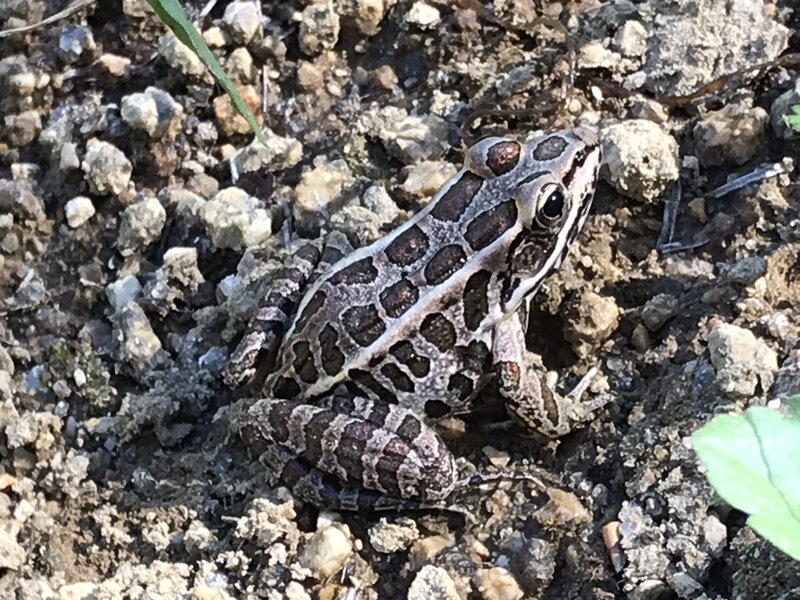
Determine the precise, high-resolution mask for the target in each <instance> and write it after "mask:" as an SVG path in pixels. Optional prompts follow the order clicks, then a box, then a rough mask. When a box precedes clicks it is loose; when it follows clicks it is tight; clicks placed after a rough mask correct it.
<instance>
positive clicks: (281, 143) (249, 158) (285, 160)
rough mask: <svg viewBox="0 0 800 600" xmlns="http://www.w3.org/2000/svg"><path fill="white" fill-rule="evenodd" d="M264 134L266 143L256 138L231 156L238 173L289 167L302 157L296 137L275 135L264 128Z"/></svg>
mask: <svg viewBox="0 0 800 600" xmlns="http://www.w3.org/2000/svg"><path fill="white" fill-rule="evenodd" d="M264 136H265V138H266V145H265V144H263V143H261V141H259V140H258V138H256V139H255V140H253V142H252V143H251V144H248V145H247V146H245V147H244V148H242V149H241V150H240V151H239V152H238V153H237V154H236V156H235V157H234V158H233V161H234V162H235V163H236V168H237V169H238V170H239V172H240V173H252V172H253V171H258V170H261V169H265V170H267V171H280V170H283V169H290V168H292V167H293V166H295V165H296V164H297V163H299V162H300V159H301V158H303V146H302V144H301V143H300V142H298V141H297V140H296V139H294V138H289V137H282V136H280V135H275V134H274V133H272V131H270V130H268V129H265V130H264Z"/></svg>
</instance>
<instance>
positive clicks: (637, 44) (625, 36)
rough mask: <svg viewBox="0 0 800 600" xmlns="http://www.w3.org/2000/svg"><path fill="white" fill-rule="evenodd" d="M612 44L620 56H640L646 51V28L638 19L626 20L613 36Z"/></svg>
mask: <svg viewBox="0 0 800 600" xmlns="http://www.w3.org/2000/svg"><path fill="white" fill-rule="evenodd" d="M614 46H616V48H617V49H618V50H619V52H620V54H622V56H625V57H627V58H639V57H641V56H642V55H644V53H645V52H646V51H647V29H645V27H644V25H642V23H641V22H639V21H634V20H632V21H626V22H625V24H624V25H623V26H622V27H620V28H619V29H618V30H617V33H616V35H615V36H614Z"/></svg>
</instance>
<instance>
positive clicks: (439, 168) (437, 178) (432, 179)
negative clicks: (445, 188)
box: [402, 160, 458, 198]
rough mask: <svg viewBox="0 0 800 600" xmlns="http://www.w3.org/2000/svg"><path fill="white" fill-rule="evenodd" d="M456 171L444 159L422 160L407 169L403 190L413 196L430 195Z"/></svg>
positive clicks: (427, 196) (453, 166) (456, 170)
mask: <svg viewBox="0 0 800 600" xmlns="http://www.w3.org/2000/svg"><path fill="white" fill-rule="evenodd" d="M457 172H458V169H456V167H455V165H453V164H452V163H449V162H447V161H444V160H423V161H422V162H419V163H417V164H415V165H412V166H411V167H409V169H408V175H407V176H406V180H405V181H404V182H403V185H402V188H403V191H404V192H406V193H407V194H409V195H410V196H412V197H415V198H430V197H432V196H433V195H434V194H435V193H436V192H437V191H438V190H439V189H440V188H441V187H442V185H444V183H445V182H446V181H447V180H448V179H450V178H451V177H452V176H453V175H455V174H456V173H457Z"/></svg>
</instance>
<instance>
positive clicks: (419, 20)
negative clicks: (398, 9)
mask: <svg viewBox="0 0 800 600" xmlns="http://www.w3.org/2000/svg"><path fill="white" fill-rule="evenodd" d="M441 20H442V15H441V14H440V13H439V9H437V8H436V7H434V6H431V5H430V4H428V3H427V2H423V1H422V0H417V2H414V4H413V5H412V6H411V9H410V10H409V11H408V13H406V16H405V22H406V23H411V24H412V25H416V26H417V27H419V28H420V29H433V28H434V27H435V26H436V25H438V24H439V22H440V21H441Z"/></svg>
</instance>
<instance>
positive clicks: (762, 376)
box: [708, 323, 778, 397]
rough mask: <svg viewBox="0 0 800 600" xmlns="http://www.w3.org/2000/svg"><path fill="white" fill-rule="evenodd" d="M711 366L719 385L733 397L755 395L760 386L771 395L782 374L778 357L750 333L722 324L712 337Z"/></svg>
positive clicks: (710, 339) (714, 329) (719, 324)
mask: <svg viewBox="0 0 800 600" xmlns="http://www.w3.org/2000/svg"><path fill="white" fill-rule="evenodd" d="M708 350H709V352H710V354H711V363H712V364H713V365H714V367H715V368H716V369H717V382H718V383H719V385H720V387H721V388H722V390H723V391H724V392H726V393H727V394H728V395H729V396H732V397H737V396H738V397H748V396H752V395H753V394H755V392H756V389H757V387H758V385H759V384H760V385H761V389H762V390H763V391H767V390H768V389H769V388H770V386H772V382H773V380H774V378H775V373H776V372H777V371H778V355H777V354H776V353H775V351H774V350H773V349H772V348H770V347H769V346H767V345H766V344H765V343H764V342H763V341H761V340H759V339H758V338H756V336H755V335H753V332H752V331H750V330H748V329H743V328H741V327H737V326H736V325H730V324H728V323H718V324H717V325H715V326H714V328H713V329H712V330H711V331H710V332H709V334H708Z"/></svg>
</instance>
